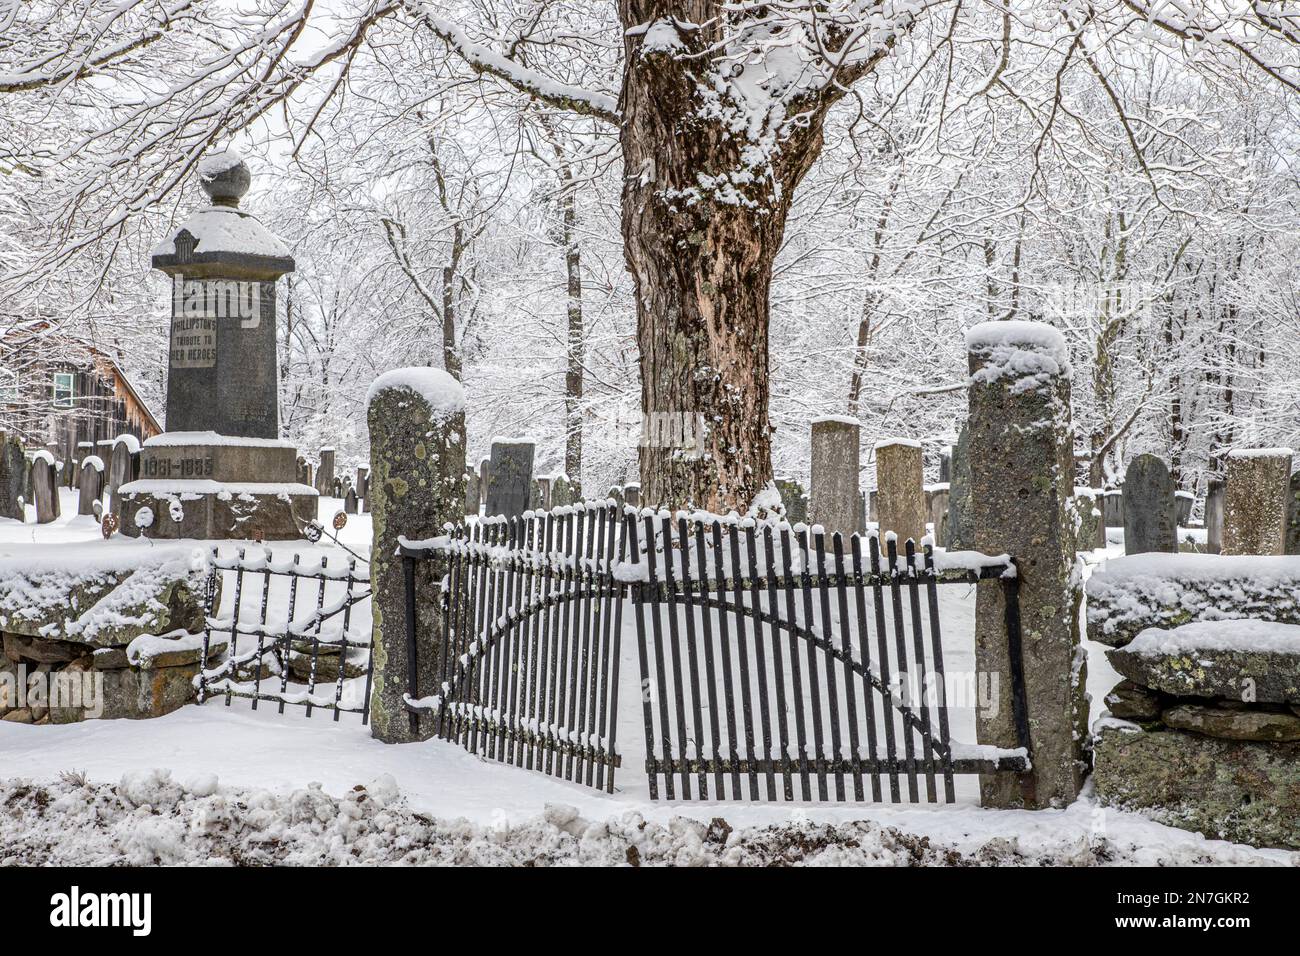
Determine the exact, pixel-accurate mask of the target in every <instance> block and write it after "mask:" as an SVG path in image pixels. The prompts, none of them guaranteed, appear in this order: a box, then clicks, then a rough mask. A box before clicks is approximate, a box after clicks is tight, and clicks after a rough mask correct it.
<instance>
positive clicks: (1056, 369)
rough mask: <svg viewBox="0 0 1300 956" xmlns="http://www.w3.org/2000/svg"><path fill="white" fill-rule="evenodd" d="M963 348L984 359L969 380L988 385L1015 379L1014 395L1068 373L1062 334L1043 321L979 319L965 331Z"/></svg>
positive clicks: (1067, 361)
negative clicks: (981, 320) (964, 346)
mask: <svg viewBox="0 0 1300 956" xmlns="http://www.w3.org/2000/svg"><path fill="white" fill-rule="evenodd" d="M966 349H967V351H969V352H970V353H971V354H973V355H976V356H979V357H980V358H982V359H983V365H982V366H981V367H980V368H979V369H978V370H977V371H976V372H975V374H974V375H973V376H971V381H972V383H980V384H985V385H991V384H992V383H994V382H997V381H999V380H1001V379H1003V378H1011V379H1015V383H1014V384H1013V385H1012V386H1011V392H1012V394H1013V395H1018V394H1020V393H1021V392H1027V391H1032V390H1034V389H1037V388H1041V387H1043V386H1045V385H1048V384H1050V383H1051V382H1052V381H1053V380H1054V379H1056V378H1057V377H1059V376H1061V375H1069V374H1070V351H1069V349H1068V348H1067V347H1066V345H1065V337H1064V336H1062V335H1061V333H1060V332H1059V331H1057V330H1056V329H1055V328H1053V327H1052V326H1050V325H1047V324H1046V323H1043V322H982V323H980V324H979V325H976V326H974V327H972V328H971V329H970V330H969V331H967V333H966Z"/></svg>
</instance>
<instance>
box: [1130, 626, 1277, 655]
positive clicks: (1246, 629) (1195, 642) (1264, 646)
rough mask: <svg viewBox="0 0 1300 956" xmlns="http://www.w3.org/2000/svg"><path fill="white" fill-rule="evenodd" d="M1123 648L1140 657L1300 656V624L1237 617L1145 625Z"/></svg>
mask: <svg viewBox="0 0 1300 956" xmlns="http://www.w3.org/2000/svg"><path fill="white" fill-rule="evenodd" d="M1127 650H1129V651H1131V652H1132V653H1135V654H1140V655H1141V656H1143V657H1163V656H1166V655H1183V654H1193V655H1194V654H1199V653H1202V652H1209V651H1247V652H1251V653H1258V654H1296V655H1300V625H1297V624H1279V623H1277V622H1275V621H1260V620H1256V619H1254V618H1241V619H1237V620H1231V621H1194V622H1193V623H1191V624H1183V625H1180V626H1179V627H1172V628H1168V629H1166V628H1158V627H1149V628H1147V629H1146V630H1145V631H1143V632H1142V633H1141V634H1139V635H1138V636H1137V637H1135V638H1134V639H1133V640H1132V641H1131V642H1130V643H1129V644H1128V646H1127Z"/></svg>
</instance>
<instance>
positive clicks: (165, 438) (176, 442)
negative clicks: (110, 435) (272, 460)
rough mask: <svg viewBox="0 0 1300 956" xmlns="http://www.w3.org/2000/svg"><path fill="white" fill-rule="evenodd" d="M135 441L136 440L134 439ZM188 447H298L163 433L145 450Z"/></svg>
mask: <svg viewBox="0 0 1300 956" xmlns="http://www.w3.org/2000/svg"><path fill="white" fill-rule="evenodd" d="M127 438H131V436H130V435H126V436H123V437H122V438H119V439H118V441H125V440H126V439H127ZM132 440H133V441H134V439H132ZM188 445H223V446H231V447H238V448H293V449H295V450H297V447H298V446H297V445H295V444H294V443H293V442H291V441H283V440H281V439H279V438H248V437H245V436H242V435H218V434H217V433H216V432H163V433H162V434H161V435H154V436H153V438H150V439H147V440H146V441H145V443H144V447H145V448H176V447H180V446H188ZM127 447H128V450H134V451H138V450H139V448H140V446H139V442H136V447H135V448H134V449H131V448H130V445H129V444H128V446H127Z"/></svg>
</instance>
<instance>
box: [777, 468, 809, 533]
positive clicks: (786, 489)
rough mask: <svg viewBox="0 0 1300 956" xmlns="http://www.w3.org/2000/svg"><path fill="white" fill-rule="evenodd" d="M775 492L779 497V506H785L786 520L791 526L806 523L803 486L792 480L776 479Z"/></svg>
mask: <svg viewBox="0 0 1300 956" xmlns="http://www.w3.org/2000/svg"><path fill="white" fill-rule="evenodd" d="M776 490H777V491H778V492H779V493H780V495H781V504H782V505H784V506H785V517H786V520H787V521H789V522H790V523H791V524H804V523H807V521H808V496H807V495H805V494H804V491H803V485H801V484H799V482H797V481H795V480H794V479H793V478H778V479H776Z"/></svg>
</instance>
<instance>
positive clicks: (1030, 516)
mask: <svg viewBox="0 0 1300 956" xmlns="http://www.w3.org/2000/svg"><path fill="white" fill-rule="evenodd" d="M966 347H967V352H968V359H969V363H970V373H971V378H970V383H969V401H970V420H969V422H968V427H969V430H970V474H971V498H972V503H973V512H974V514H973V517H974V529H975V548H976V550H979V551H982V552H984V553H985V554H1002V553H1006V554H1009V555H1011V557H1012V558H1013V559H1014V560H1015V562H1016V568H1017V574H1018V578H1019V588H1018V590H1019V603H1020V631H1021V641H1022V653H1021V660H1022V662H1023V673H1024V684H1025V699H1026V704H1027V712H1028V724H1029V737H1030V745H1031V748H1032V749H1031V753H1030V758H1031V760H1032V762H1033V769H1032V770H1031V771H1029V772H1028V773H1025V774H1010V773H996V774H985V775H982V776H981V778H980V796H981V802H982V803H983V805H984V806H986V807H1026V808H1042V807H1057V806H1064V805H1066V804H1067V803H1069V802H1070V801H1072V800H1073V799H1074V798H1075V797H1076V796H1077V795H1078V792H1079V788H1080V787H1081V786H1082V784H1083V776H1084V767H1085V764H1084V759H1083V749H1082V748H1083V741H1084V740H1085V739H1086V736H1087V718H1088V707H1087V699H1086V697H1085V694H1084V685H1085V680H1086V664H1085V660H1086V659H1085V657H1084V656H1083V650H1082V648H1081V646H1080V636H1079V616H1078V610H1079V602H1080V600H1081V599H1082V593H1081V589H1080V587H1079V584H1078V581H1077V578H1076V575H1075V574H1074V564H1075V550H1074V545H1075V541H1074V537H1075V528H1074V519H1075V515H1074V513H1073V508H1074V503H1073V493H1074V457H1073V447H1072V444H1073V442H1072V428H1071V424H1070V378H1069V373H1070V364H1069V351H1068V349H1067V347H1066V344H1065V339H1064V338H1063V337H1062V335H1061V334H1060V332H1058V331H1057V330H1056V329H1054V328H1052V327H1051V326H1049V325H1046V324H1043V323H1039V322H986V323H984V324H982V325H977V326H975V327H974V328H972V329H971V330H970V331H969V332H968V333H967V335H966ZM1006 602H1007V592H1006V590H1005V589H1004V588H1003V587H1002V586H1001V584H999V583H998V582H985V583H983V584H981V585H980V586H979V588H978V590H977V596H976V603H975V666H976V671H977V676H978V678H979V679H981V680H988V681H990V682H992V681H997V684H996V693H995V694H994V695H993V696H994V700H996V706H990V707H984V708H981V709H980V710H979V711H977V716H976V731H977V735H978V739H979V742H980V743H981V744H991V745H994V746H997V747H1004V748H1013V747H1015V746H1017V733H1016V723H1015V716H1014V709H1013V706H1012V683H1011V675H1012V658H1011V652H1010V649H1009V642H1008V627H1007V604H1006ZM985 675H987V676H985ZM990 689H991V690H992V689H993V687H992V684H990Z"/></svg>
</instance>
